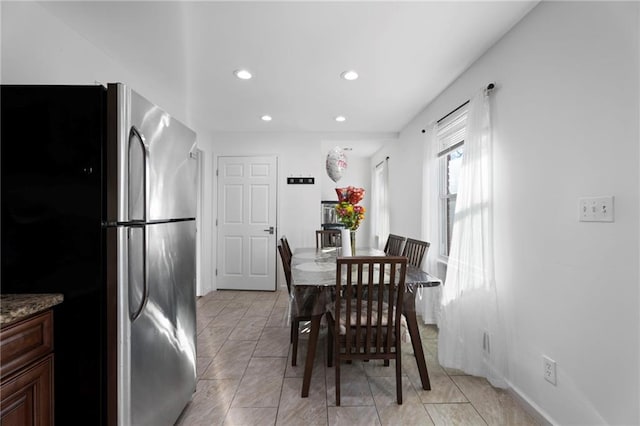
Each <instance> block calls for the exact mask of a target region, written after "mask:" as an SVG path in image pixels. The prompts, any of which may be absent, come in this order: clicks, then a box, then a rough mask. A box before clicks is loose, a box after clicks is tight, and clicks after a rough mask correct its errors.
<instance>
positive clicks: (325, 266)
mask: <svg viewBox="0 0 640 426" xmlns="http://www.w3.org/2000/svg"><path fill="white" fill-rule="evenodd" d="M341 255H342V249H341V248H340V247H337V248H336V247H326V248H298V249H296V250H295V252H294V253H293V257H292V259H291V282H292V291H291V309H292V311H293V314H294V315H305V316H307V317H310V318H311V321H310V331H309V345H308V348H307V357H306V361H305V367H304V376H303V380H302V397H303V398H305V397H308V396H309V388H310V386H311V375H312V373H313V363H314V359H315V353H316V348H317V344H318V336H319V334H320V321H321V319H322V316H323V315H324V314H325V313H326V312H327V310H328V308H329V306H330V304H331V303H333V302H334V300H335V297H334V295H335V289H336V258H337V257H338V256H341ZM355 255H356V256H384V255H385V253H384V251H382V250H378V249H373V248H360V247H358V248H357V249H356V253H355ZM439 285H442V281H441V280H440V279H439V278H436V277H434V276H432V275H430V274H429V273H427V272H425V271H423V270H422V269H420V268H418V267H416V266H412V265H407V272H406V277H405V297H404V299H403V306H402V313H403V315H404V317H405V319H406V321H407V329H408V331H409V336H410V337H411V345H412V347H413V353H414V355H415V359H416V363H417V366H418V371H419V372H420V380H421V381H422V388H423V389H424V390H431V383H430V381H429V373H428V371H427V363H426V362H425V358H424V351H423V349H422V340H421V339H420V330H419V328H418V319H417V316H416V305H415V298H416V295H417V294H418V292H419V291H420V288H421V287H437V286H439Z"/></svg>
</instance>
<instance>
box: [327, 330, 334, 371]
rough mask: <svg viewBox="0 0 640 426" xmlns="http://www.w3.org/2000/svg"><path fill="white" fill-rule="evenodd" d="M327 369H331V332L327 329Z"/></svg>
mask: <svg viewBox="0 0 640 426" xmlns="http://www.w3.org/2000/svg"><path fill="white" fill-rule="evenodd" d="M327 367H333V330H331V327H329V333H328V335H327Z"/></svg>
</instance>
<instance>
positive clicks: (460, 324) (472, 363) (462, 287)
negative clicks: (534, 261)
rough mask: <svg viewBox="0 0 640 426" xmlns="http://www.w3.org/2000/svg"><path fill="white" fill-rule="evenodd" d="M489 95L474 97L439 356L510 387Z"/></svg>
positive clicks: (445, 363)
mask: <svg viewBox="0 0 640 426" xmlns="http://www.w3.org/2000/svg"><path fill="white" fill-rule="evenodd" d="M492 188H493V178H492V139H491V120H490V104H489V95H488V94H486V93H485V91H484V90H483V91H482V92H480V93H478V94H477V95H476V96H474V97H473V98H472V99H471V100H470V102H469V112H468V118H467V125H466V138H465V142H464V155H463V158H462V165H461V168H460V177H459V187H458V198H457V202H456V211H455V218H454V224H453V231H452V237H451V238H452V239H451V248H450V253H449V261H448V265H447V278H446V281H445V284H444V287H443V297H442V311H441V319H440V323H439V328H440V330H439V337H438V358H439V361H440V364H441V365H443V366H445V367H450V368H456V369H459V370H462V371H464V372H466V373H468V374H472V375H476V376H482V377H486V378H487V379H488V380H489V381H490V382H491V384H493V385H494V386H499V387H506V383H505V376H506V370H505V369H506V347H505V335H504V329H505V328H504V326H503V325H502V324H503V323H502V322H501V321H500V312H499V309H498V299H497V294H496V282H495V274H494V257H493V208H492V206H493V196H492Z"/></svg>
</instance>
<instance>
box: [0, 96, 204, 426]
mask: <svg viewBox="0 0 640 426" xmlns="http://www.w3.org/2000/svg"><path fill="white" fill-rule="evenodd" d="M0 105H1V106H2V130H1V131H2V135H1V144H2V145H1V158H2V228H1V232H2V283H1V286H2V287H1V288H2V292H3V293H9V292H12V293H17V292H20V293H36V292H58V293H63V294H64V296H65V301H64V302H63V303H62V304H61V305H59V307H56V310H55V311H54V333H55V334H54V339H55V357H56V358H55V415H56V423H57V424H70V422H71V421H76V422H77V421H80V422H82V423H84V424H110V425H111V424H118V425H136V426H137V425H171V424H173V423H174V422H175V421H176V420H177V418H178V416H179V415H180V413H181V411H182V410H183V408H184V407H185V405H186V404H187V403H188V402H189V400H190V399H191V397H192V394H193V392H195V386H196V347H195V335H196V320H195V264H196V260H195V232H196V230H195V215H196V212H195V210H196V207H195V206H196V200H195V197H196V181H195V179H196V161H195V160H194V158H193V150H194V149H195V137H196V135H195V133H194V132H193V131H192V130H190V129H189V128H187V127H186V126H184V125H183V124H182V123H180V122H179V121H177V120H176V119H174V118H172V117H171V116H170V115H169V114H168V113H167V112H165V111H164V110H162V109H161V108H159V107H158V106H156V105H154V104H152V103H151V102H149V101H148V100H147V99H145V98H144V97H142V96H141V95H139V94H138V93H136V92H134V91H133V90H131V89H130V88H128V87H126V86H124V85H122V84H109V85H108V86H107V88H104V87H102V86H2V88H1V89H0Z"/></svg>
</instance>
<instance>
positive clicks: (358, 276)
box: [327, 256, 407, 406]
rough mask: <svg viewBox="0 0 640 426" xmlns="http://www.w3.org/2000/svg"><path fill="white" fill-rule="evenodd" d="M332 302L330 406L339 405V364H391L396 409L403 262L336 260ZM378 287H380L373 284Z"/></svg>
mask: <svg viewBox="0 0 640 426" xmlns="http://www.w3.org/2000/svg"><path fill="white" fill-rule="evenodd" d="M336 264H337V267H336V300H335V304H334V305H333V309H331V310H330V311H329V312H328V313H327V320H328V323H329V333H330V335H331V338H332V339H333V340H332V342H333V343H332V345H329V348H331V347H332V348H333V351H332V352H331V351H330V352H329V353H328V354H327V356H328V365H332V364H333V360H334V358H335V369H336V406H340V361H343V360H344V361H353V360H363V361H367V360H374V359H383V360H385V362H387V361H389V360H391V359H393V360H395V364H396V400H397V402H398V404H402V377H401V373H402V368H401V358H402V355H401V340H402V339H401V332H400V323H401V317H402V300H403V296H404V290H405V277H406V271H407V258H406V257H403V256H354V257H338V258H337V260H336ZM380 282H383V283H384V285H378V283H380Z"/></svg>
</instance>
